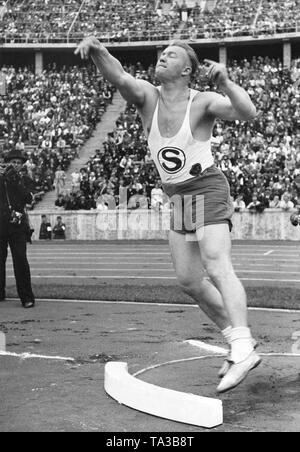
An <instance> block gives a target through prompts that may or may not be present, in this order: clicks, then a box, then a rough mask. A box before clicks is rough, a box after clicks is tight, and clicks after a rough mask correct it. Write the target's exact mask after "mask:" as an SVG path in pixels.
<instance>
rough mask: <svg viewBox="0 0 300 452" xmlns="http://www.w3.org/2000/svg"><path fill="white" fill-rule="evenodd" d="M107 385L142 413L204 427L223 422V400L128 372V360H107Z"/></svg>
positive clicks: (112, 394) (109, 391)
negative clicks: (147, 379)
mask: <svg viewBox="0 0 300 452" xmlns="http://www.w3.org/2000/svg"><path fill="white" fill-rule="evenodd" d="M104 388H105V391H106V393H107V394H108V395H109V396H110V397H112V398H113V399H114V400H116V401H117V402H118V403H119V404H121V405H125V406H127V407H130V408H133V409H134V410H137V411H141V412H143V413H147V414H150V415H153V416H157V417H160V418H163V419H168V420H171V421H176V422H181V423H184V424H190V425H196V426H198V427H204V428H214V427H217V426H219V425H222V424H223V404H222V401H221V400H218V399H213V398H208V397H202V396H198V395H194V394H188V393H184V392H178V391H174V390H171V389H167V388H162V387H160V386H155V385H153V384H150V383H146V382H144V381H142V380H139V379H137V378H135V377H133V376H132V375H130V374H129V372H128V365H127V363H122V362H110V363H107V364H106V366H105V378H104Z"/></svg>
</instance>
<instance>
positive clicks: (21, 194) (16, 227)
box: [0, 151, 35, 309]
mask: <svg viewBox="0 0 300 452" xmlns="http://www.w3.org/2000/svg"><path fill="white" fill-rule="evenodd" d="M25 161H26V158H25V157H24V156H23V155H22V153H21V152H20V151H11V152H10V153H9V154H8V155H7V157H6V165H5V166H1V167H0V301H4V300H5V297H6V294H5V286H6V269H5V267H6V260H7V252H8V245H9V247H10V249H11V254H12V259H13V265H14V272H15V278H16V283H17V290H18V294H19V297H20V299H21V302H22V305H23V307H24V308H26V309H29V308H33V307H34V306H35V300H34V295H33V292H32V287H31V276H30V268H29V264H28V260H27V256H26V247H27V241H28V238H29V226H28V222H27V218H26V215H25V207H26V204H31V202H32V194H31V193H30V189H29V187H28V185H27V181H26V180H24V179H22V178H21V176H20V172H21V169H22V165H23V164H24V163H25Z"/></svg>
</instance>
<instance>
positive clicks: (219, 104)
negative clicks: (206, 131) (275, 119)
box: [205, 60, 257, 121]
mask: <svg viewBox="0 0 300 452" xmlns="http://www.w3.org/2000/svg"><path fill="white" fill-rule="evenodd" d="M205 62H206V64H208V65H209V68H208V74H207V75H208V77H209V79H210V80H211V81H212V82H213V83H216V85H217V86H218V88H219V90H220V91H221V92H222V93H223V94H225V96H226V97H224V96H222V95H220V94H217V93H210V96H209V102H208V105H207V112H208V113H209V114H210V115H212V116H215V117H217V118H220V119H223V120H227V121H234V120H237V119H238V120H240V121H250V120H251V119H254V118H255V117H256V115H257V111H256V108H255V106H254V104H253V102H252V100H251V99H250V96H249V95H248V93H247V92H246V91H245V90H244V89H243V88H241V87H240V86H238V85H236V84H235V83H234V82H232V81H231V80H230V79H229V76H228V72H227V69H226V66H224V64H219V63H215V62H214V61H211V60H205Z"/></svg>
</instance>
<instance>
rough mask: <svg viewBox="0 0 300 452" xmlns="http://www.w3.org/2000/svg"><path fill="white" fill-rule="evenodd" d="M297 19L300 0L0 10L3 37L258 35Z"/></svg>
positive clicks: (292, 27) (44, 2)
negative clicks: (164, 6) (211, 7)
mask: <svg viewBox="0 0 300 452" xmlns="http://www.w3.org/2000/svg"><path fill="white" fill-rule="evenodd" d="M165 3H166V4H167V7H166V8H163V5H164V4H165ZM299 24H300V0H288V1H282V0H276V1H275V0H251V1H250V0H217V1H216V5H215V7H214V9H213V10H211V9H210V8H209V7H205V3H203V2H200V1H199V0H195V2H194V3H192V4H191V2H188V6H187V3H186V1H185V0H183V1H181V0H178V1H177V0H174V1H173V2H171V1H170V2H165V1H163V0H161V1H157V0H139V1H136V0H111V1H107V0H85V1H84V2H83V1H82V0H66V1H63V0H54V1H50V0H28V1H26V2H25V1H23V0H8V1H7V2H4V6H3V7H2V8H1V9H0V32H1V39H2V40H3V42H34V43H36V42H61V41H62V42H65V41H66V40H67V39H70V40H72V41H77V40H80V39H82V37H83V36H84V35H86V34H97V36H98V37H99V38H100V39H102V40H104V41H110V42H122V41H145V40H147V41H148V40H152V41H157V40H169V39H170V38H171V37H174V36H175V35H176V34H177V35H181V38H182V39H192V40H193V39H203V38H226V37H234V36H244V35H246V36H247V35H251V36H259V35H262V34H274V33H286V32H294V31H296V30H297V29H298V27H299Z"/></svg>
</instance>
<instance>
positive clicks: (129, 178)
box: [57, 57, 300, 212]
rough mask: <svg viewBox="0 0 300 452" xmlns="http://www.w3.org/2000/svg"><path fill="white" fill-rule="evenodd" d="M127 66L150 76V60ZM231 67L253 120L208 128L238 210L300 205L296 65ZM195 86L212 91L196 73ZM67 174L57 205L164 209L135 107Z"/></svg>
mask: <svg viewBox="0 0 300 452" xmlns="http://www.w3.org/2000/svg"><path fill="white" fill-rule="evenodd" d="M126 69H127V70H128V71H129V72H131V73H132V74H134V75H135V76H136V77H140V78H144V79H146V80H149V81H151V82H155V80H154V67H153V66H150V67H149V68H148V69H147V70H144V68H143V67H141V66H140V65H138V66H136V67H134V66H130V67H128V68H126ZM229 73H230V77H231V79H232V80H234V81H236V82H237V83H239V84H241V85H242V86H243V87H245V88H246V90H247V91H248V93H249V94H250V96H251V97H252V98H253V100H254V102H255V104H256V106H257V109H258V116H257V118H255V120H253V121H252V122H251V123H244V122H239V121H236V122H234V123H224V122H222V121H219V120H218V121H217V122H216V125H215V129H214V133H213V135H214V138H213V150H214V155H215V161H216V164H217V166H218V167H219V168H220V169H221V170H222V171H223V172H224V173H225V175H226V176H227V178H228V180H229V183H230V185H231V194H232V198H233V199H234V201H235V203H236V209H237V210H239V209H240V208H246V207H247V208H249V209H250V210H251V211H258V212H260V211H263V210H264V209H265V208H283V209H286V210H290V209H292V208H293V207H295V206H296V205H298V204H300V198H299V196H300V191H299V189H300V184H299V183H298V184H297V183H296V182H297V180H299V179H298V178H297V176H298V177H299V175H300V152H299V149H300V91H299V89H298V84H297V80H299V79H300V69H299V68H298V67H297V65H296V64H294V66H293V69H292V70H291V71H290V70H287V69H285V68H284V67H283V66H282V63H281V61H279V60H274V59H269V58H262V57H257V58H253V59H252V60H251V61H248V60H244V61H242V62H237V61H232V62H231V63H230V64H229ZM194 87H195V88H196V89H200V90H208V89H209V90H211V89H213V87H212V86H209V84H207V80H205V78H203V77H202V78H201V76H200V77H199V78H198V81H197V83H196V84H195V86H194ZM72 179H73V190H72V193H71V194H67V195H66V196H65V197H64V196H63V195H62V196H60V197H59V199H58V200H57V207H59V208H66V209H67V210H78V209H86V210H90V209H100V210H106V209H107V208H108V207H109V202H110V201H109V200H110V199H111V198H112V197H114V198H115V200H116V204H117V205H118V204H119V203H120V204H121V207H122V206H123V205H124V202H126V201H128V202H129V205H128V207H129V208H130V209H135V208H138V207H142V206H143V207H152V208H161V207H163V206H164V205H165V203H166V199H165V198H164V196H163V192H162V190H161V186H160V181H159V176H158V173H157V170H156V169H155V166H154V163H153V161H152V159H151V155H150V153H149V151H148V147H147V143H146V138H145V136H144V133H143V128H142V124H141V121H140V119H139V116H138V114H137V112H136V110H135V108H133V107H132V106H128V107H127V110H126V112H124V113H123V114H121V116H120V118H119V119H118V121H117V123H116V127H115V129H114V131H113V132H112V133H110V134H109V135H108V137H107V140H106V142H105V143H104V146H103V149H101V150H100V149H99V150H97V151H95V155H94V156H93V157H92V158H91V159H90V161H89V162H88V163H87V165H86V166H85V167H84V168H80V169H78V171H77V172H75V173H73V175H72ZM125 189H127V197H128V198H126V201H124V196H123V193H124V191H125ZM120 199H121V201H120Z"/></svg>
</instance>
